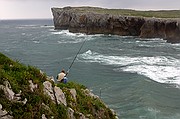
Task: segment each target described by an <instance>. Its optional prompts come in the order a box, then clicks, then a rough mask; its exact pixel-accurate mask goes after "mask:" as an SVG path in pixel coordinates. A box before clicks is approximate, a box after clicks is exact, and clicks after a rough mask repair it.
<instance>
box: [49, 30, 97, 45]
mask: <svg viewBox="0 0 180 119" xmlns="http://www.w3.org/2000/svg"><path fill="white" fill-rule="evenodd" d="M51 33H52V34H55V35H61V37H62V38H61V39H60V40H59V41H57V42H58V43H59V44H61V43H79V42H83V41H85V40H86V41H87V40H92V39H94V37H95V36H96V35H86V34H83V33H71V32H69V30H61V31H53V32H51ZM63 37H66V38H65V40H64V38H63Z"/></svg>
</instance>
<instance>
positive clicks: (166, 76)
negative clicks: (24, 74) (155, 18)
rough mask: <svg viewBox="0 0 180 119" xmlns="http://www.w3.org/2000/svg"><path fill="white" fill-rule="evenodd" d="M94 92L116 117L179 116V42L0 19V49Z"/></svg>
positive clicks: (149, 118)
mask: <svg viewBox="0 0 180 119" xmlns="http://www.w3.org/2000/svg"><path fill="white" fill-rule="evenodd" d="M84 41H85V44H84V46H83V48H82V50H81V51H80V53H79V55H78V56H77V59H76V60H75V63H74V64H73V66H72V68H71V70H70V73H69V77H68V80H69V81H75V82H78V83H81V84H83V85H85V86H86V87H88V88H89V89H90V90H92V92H93V93H95V94H96V95H98V96H99V97H100V98H101V99H102V100H103V101H104V102H105V103H106V104H107V105H108V106H109V107H110V108H112V109H114V110H115V111H116V113H117V115H118V117H119V118H121V119H180V44H170V43H166V41H165V40H162V39H158V38H154V39H141V38H138V37H131V36H116V35H103V34H96V35H86V34H82V33H70V32H69V31H68V30H54V26H53V22H52V20H4V21H2V20H1V21H0V52H2V53H4V54H5V55H7V56H9V57H10V58H12V59H14V60H17V61H20V62H21V63H24V64H26V65H33V66H36V67H38V68H39V69H41V70H43V71H44V72H46V73H47V75H49V76H54V77H56V75H57V73H58V72H59V71H60V70H61V69H63V68H64V69H66V70H67V69H68V68H69V66H70V64H71V62H72V61H73V58H74V57H75V55H76V53H77V52H78V50H79V48H80V46H81V45H82V43H83V42H84Z"/></svg>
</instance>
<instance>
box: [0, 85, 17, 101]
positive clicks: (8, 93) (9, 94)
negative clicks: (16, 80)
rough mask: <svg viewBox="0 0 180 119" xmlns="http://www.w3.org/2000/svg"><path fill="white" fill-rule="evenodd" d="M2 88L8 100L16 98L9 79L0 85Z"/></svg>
mask: <svg viewBox="0 0 180 119" xmlns="http://www.w3.org/2000/svg"><path fill="white" fill-rule="evenodd" d="M0 89H2V90H3V91H4V94H5V96H6V98H7V99H8V100H13V99H14V94H15V93H14V92H13V91H12V89H11V85H10V83H9V82H8V81H4V85H0Z"/></svg>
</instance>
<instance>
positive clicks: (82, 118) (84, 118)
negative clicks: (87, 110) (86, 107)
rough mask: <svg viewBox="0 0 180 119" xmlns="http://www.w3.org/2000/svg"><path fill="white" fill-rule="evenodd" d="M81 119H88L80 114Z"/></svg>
mask: <svg viewBox="0 0 180 119" xmlns="http://www.w3.org/2000/svg"><path fill="white" fill-rule="evenodd" d="M79 119H88V118H86V117H85V116H84V114H82V113H79Z"/></svg>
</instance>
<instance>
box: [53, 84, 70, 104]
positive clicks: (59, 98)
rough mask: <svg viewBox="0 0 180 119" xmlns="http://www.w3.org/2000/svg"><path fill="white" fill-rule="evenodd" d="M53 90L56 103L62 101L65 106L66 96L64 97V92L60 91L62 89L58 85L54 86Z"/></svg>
mask: <svg viewBox="0 0 180 119" xmlns="http://www.w3.org/2000/svg"><path fill="white" fill-rule="evenodd" d="M54 92H55V96H56V99H57V103H58V104H61V103H62V104H63V105H65V106H67V103H66V97H65V95H64V93H63V92H62V90H61V89H60V88H59V87H57V86H55V87H54Z"/></svg>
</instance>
